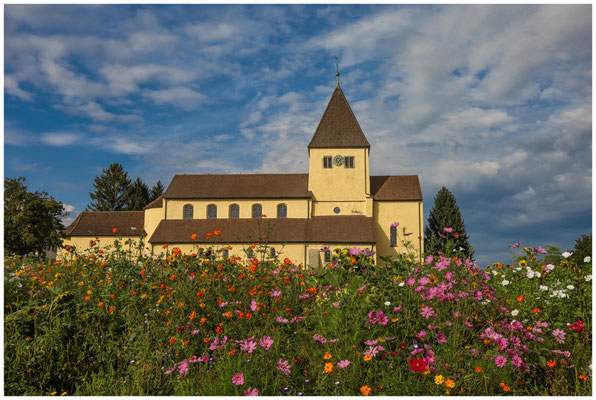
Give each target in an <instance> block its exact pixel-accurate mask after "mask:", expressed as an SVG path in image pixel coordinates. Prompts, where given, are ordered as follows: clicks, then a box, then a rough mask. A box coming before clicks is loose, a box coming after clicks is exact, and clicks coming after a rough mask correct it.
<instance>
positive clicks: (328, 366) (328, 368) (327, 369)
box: [325, 362, 333, 374]
mask: <svg viewBox="0 0 596 400" xmlns="http://www.w3.org/2000/svg"><path fill="white" fill-rule="evenodd" d="M331 371H333V363H330V362H329V363H325V372H326V373H328V374H329V373H331Z"/></svg>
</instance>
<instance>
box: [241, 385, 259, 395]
mask: <svg viewBox="0 0 596 400" xmlns="http://www.w3.org/2000/svg"><path fill="white" fill-rule="evenodd" d="M244 395H245V396H258V395H259V389H257V388H254V389H253V388H251V387H250V386H249V387H248V390H245V391H244Z"/></svg>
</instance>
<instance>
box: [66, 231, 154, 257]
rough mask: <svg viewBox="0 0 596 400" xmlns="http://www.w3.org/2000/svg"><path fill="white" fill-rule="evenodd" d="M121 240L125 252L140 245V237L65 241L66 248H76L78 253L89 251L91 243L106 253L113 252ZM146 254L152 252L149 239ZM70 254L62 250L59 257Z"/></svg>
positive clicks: (85, 238)
mask: <svg viewBox="0 0 596 400" xmlns="http://www.w3.org/2000/svg"><path fill="white" fill-rule="evenodd" d="M118 239H119V240H120V243H121V245H122V249H123V250H129V249H136V247H137V246H138V244H139V240H140V239H139V237H138V236H120V237H118V236H69V237H66V238H64V239H63V244H64V246H67V245H70V246H74V247H75V249H76V251H77V253H82V252H84V251H86V250H88V249H89V248H90V247H91V246H90V243H91V241H94V242H96V243H97V244H96V246H95V247H99V248H100V249H102V250H104V251H106V252H107V251H113V250H114V249H115V242H116V240H118ZM129 239H130V240H131V241H132V242H131V244H130V245H129V244H125V243H126V241H127V240H129ZM144 249H145V252H147V253H148V252H150V251H151V246H150V245H149V244H147V239H145V246H144ZM68 254H69V253H68V252H67V251H66V250H65V249H60V250H59V251H58V257H64V256H66V255H68Z"/></svg>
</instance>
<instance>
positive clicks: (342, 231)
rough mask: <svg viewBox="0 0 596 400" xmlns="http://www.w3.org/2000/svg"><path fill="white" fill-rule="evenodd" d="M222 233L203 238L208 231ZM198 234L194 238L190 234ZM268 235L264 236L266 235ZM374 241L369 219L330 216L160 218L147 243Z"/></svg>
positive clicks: (370, 219)
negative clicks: (195, 238) (207, 238)
mask: <svg viewBox="0 0 596 400" xmlns="http://www.w3.org/2000/svg"><path fill="white" fill-rule="evenodd" d="M214 230H220V231H221V236H213V237H212V238H211V239H209V240H206V239H205V237H206V236H205V235H206V234H207V232H213V231H214ZM193 233H196V234H197V240H192V239H191V235H192V234H193ZM265 236H267V238H265ZM264 240H267V241H268V242H270V243H304V242H309V243H374V242H375V240H374V235H373V225H372V218H367V217H363V216H358V215H357V216H330V217H313V218H310V219H307V218H265V219H251V218H241V219H170V220H162V221H161V222H160V223H159V225H158V226H157V228H156V229H155V232H153V235H152V236H151V238H150V239H149V242H150V243H205V242H215V243H250V242H256V241H264Z"/></svg>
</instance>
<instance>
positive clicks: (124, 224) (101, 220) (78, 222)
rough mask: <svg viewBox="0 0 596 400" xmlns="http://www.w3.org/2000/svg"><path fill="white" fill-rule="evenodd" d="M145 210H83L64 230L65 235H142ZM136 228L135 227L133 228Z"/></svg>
mask: <svg viewBox="0 0 596 400" xmlns="http://www.w3.org/2000/svg"><path fill="white" fill-rule="evenodd" d="M144 214H145V213H144V212H143V211H83V212H82V213H80V214H79V215H78V216H77V218H75V220H74V221H73V222H72V223H71V224H70V225H69V226H68V227H67V228H66V229H65V230H64V235H65V236H114V232H113V229H114V228H117V229H118V232H117V233H116V234H117V235H122V236H140V235H141V233H143V232H144V228H143V227H144V218H145V215H144ZM133 228H134V229H133Z"/></svg>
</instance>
